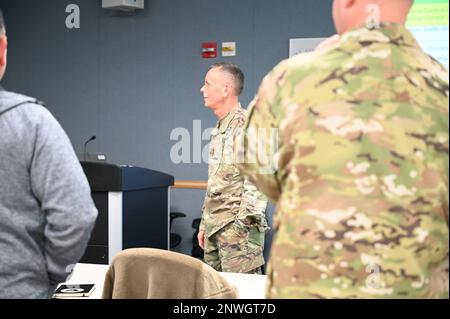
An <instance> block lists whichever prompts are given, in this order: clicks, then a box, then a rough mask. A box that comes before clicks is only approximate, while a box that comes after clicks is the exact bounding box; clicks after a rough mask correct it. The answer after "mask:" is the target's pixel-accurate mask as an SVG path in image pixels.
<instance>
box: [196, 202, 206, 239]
mask: <svg viewBox="0 0 450 319" xmlns="http://www.w3.org/2000/svg"><path fill="white" fill-rule="evenodd" d="M205 201H206V194H205V200H203V206H202V216H201V219H200V225H199V227H198V231H199V232H205V222H204V219H203V218H204V216H205V215H204V211H205Z"/></svg>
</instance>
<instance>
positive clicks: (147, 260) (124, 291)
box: [102, 248, 238, 299]
mask: <svg viewBox="0 0 450 319" xmlns="http://www.w3.org/2000/svg"><path fill="white" fill-rule="evenodd" d="M102 298H103V299H236V298H238V292H237V289H236V288H235V287H234V286H232V285H230V284H229V283H228V282H227V281H226V280H225V279H224V278H223V277H222V276H221V275H220V274H219V273H218V272H217V271H216V270H214V269H213V268H211V267H210V266H208V265H206V264H205V263H203V262H201V261H200V260H198V259H196V258H194V257H191V256H188V255H183V254H179V253H176V252H172V251H167V250H161V249H153V248H132V249H126V250H123V251H121V252H120V253H118V254H117V255H116V256H115V257H114V259H113V261H112V263H111V265H110V267H109V269H108V272H107V273H106V277H105V284H104V288H103V295H102Z"/></svg>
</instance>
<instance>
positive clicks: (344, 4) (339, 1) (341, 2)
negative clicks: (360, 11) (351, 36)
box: [333, 0, 353, 34]
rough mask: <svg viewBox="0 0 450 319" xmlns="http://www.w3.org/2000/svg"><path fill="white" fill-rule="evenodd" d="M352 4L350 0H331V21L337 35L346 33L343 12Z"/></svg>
mask: <svg viewBox="0 0 450 319" xmlns="http://www.w3.org/2000/svg"><path fill="white" fill-rule="evenodd" d="M352 3H353V1H352V0H333V21H334V27H335V29H336V32H337V33H338V34H342V33H344V32H345V31H346V24H345V22H346V21H345V19H346V18H345V12H346V9H347V8H349V6H351V5H352Z"/></svg>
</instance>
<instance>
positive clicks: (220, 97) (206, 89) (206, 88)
mask: <svg viewBox="0 0 450 319" xmlns="http://www.w3.org/2000/svg"><path fill="white" fill-rule="evenodd" d="M200 92H201V93H202V95H203V101H204V103H205V106H206V107H208V108H210V109H217V108H220V107H221V106H222V105H223V103H224V101H225V98H226V85H225V84H224V78H223V74H222V71H221V70H220V69H218V68H213V69H211V70H209V71H208V73H206V76H205V83H204V85H203V87H202V88H201V89H200Z"/></svg>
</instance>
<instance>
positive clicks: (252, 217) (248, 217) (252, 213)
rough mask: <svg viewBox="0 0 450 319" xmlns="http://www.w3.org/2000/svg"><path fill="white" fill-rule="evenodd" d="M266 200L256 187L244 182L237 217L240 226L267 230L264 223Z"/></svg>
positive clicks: (265, 222)
mask: <svg viewBox="0 0 450 319" xmlns="http://www.w3.org/2000/svg"><path fill="white" fill-rule="evenodd" d="M266 207H267V198H266V196H264V194H262V193H261V192H260V191H258V190H257V189H256V186H255V185H253V184H252V183H251V182H249V181H248V180H247V179H245V180H244V192H243V194H242V199H241V206H240V208H239V213H238V215H237V221H238V222H239V223H241V225H242V226H244V225H245V226H258V227H261V228H262V229H261V230H265V229H267V228H268V226H267V221H266Z"/></svg>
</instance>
